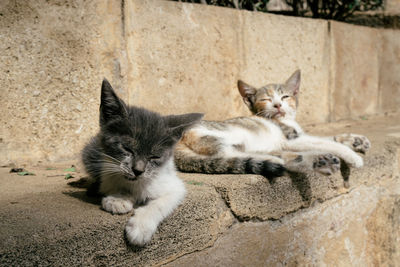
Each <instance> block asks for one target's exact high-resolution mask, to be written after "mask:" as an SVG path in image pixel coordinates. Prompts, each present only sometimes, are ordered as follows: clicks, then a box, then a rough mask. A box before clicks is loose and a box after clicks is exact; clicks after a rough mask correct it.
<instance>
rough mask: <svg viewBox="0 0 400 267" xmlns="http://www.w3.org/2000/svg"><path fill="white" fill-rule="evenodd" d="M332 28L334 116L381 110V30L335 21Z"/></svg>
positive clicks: (363, 113) (370, 112) (354, 116)
mask: <svg viewBox="0 0 400 267" xmlns="http://www.w3.org/2000/svg"><path fill="white" fill-rule="evenodd" d="M330 29H331V38H332V47H331V52H332V56H331V58H332V61H331V64H332V65H331V69H332V70H331V75H332V76H331V88H332V98H331V103H330V104H331V111H332V119H333V120H340V119H345V118H356V117H359V116H362V115H368V114H375V113H377V111H378V109H377V108H378V87H379V78H378V75H379V69H378V66H379V61H378V54H379V47H380V32H379V30H377V29H372V28H367V27H361V26H354V25H349V24H345V23H339V22H333V21H332V22H331V27H330Z"/></svg>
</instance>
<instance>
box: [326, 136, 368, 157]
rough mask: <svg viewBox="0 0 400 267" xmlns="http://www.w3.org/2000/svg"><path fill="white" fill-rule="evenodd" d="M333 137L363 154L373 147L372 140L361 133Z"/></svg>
mask: <svg viewBox="0 0 400 267" xmlns="http://www.w3.org/2000/svg"><path fill="white" fill-rule="evenodd" d="M332 139H333V140H334V141H336V142H338V143H341V144H343V145H345V146H348V147H349V148H350V149H352V150H354V151H355V152H359V153H362V154H365V153H367V151H368V150H369V149H370V148H371V142H370V141H369V140H368V138H367V137H365V136H363V135H359V134H339V135H335V136H333V137H332Z"/></svg>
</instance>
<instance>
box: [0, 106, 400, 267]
mask: <svg viewBox="0 0 400 267" xmlns="http://www.w3.org/2000/svg"><path fill="white" fill-rule="evenodd" d="M399 122H400V114H398V115H390V116H386V117H379V118H370V119H368V120H365V121H344V122H339V123H334V124H326V125H318V126H310V127H308V128H309V129H308V130H309V131H310V132H312V133H316V134H320V135H332V134H336V133H340V132H355V133H360V134H365V135H366V136H368V137H369V138H370V139H371V142H372V149H371V151H370V153H369V154H368V155H367V156H366V158H365V164H366V166H365V167H364V168H363V169H360V170H356V171H353V172H352V174H351V177H350V188H349V189H344V187H343V179H342V178H341V177H340V176H339V175H335V176H332V177H325V176H307V177H305V180H304V181H301V180H300V179H298V178H296V179H291V178H289V177H281V178H277V179H276V181H275V182H274V183H272V184H269V182H268V181H266V180H265V179H264V178H263V177H261V176H255V175H202V174H180V175H181V177H182V178H183V180H184V181H185V182H186V186H187V189H188V195H187V198H186V200H185V202H184V204H183V205H181V206H180V207H179V208H178V210H177V211H176V212H175V213H174V214H173V215H172V216H171V217H169V218H168V219H167V220H165V221H164V222H163V223H162V224H161V226H160V227H159V230H158V231H157V233H156V234H155V236H154V237H153V239H152V241H151V243H150V244H149V245H148V246H146V247H144V248H132V247H129V246H127V245H126V243H125V241H124V238H123V229H124V226H125V223H126V221H127V219H128V217H129V216H131V214H130V215H120V216H117V215H115V216H113V215H111V214H109V213H106V212H104V211H102V210H101V209H100V208H99V200H98V199H93V198H88V197H86V196H85V192H84V191H83V190H82V189H76V188H72V187H70V186H68V185H67V182H66V181H65V180H64V177H63V175H62V174H60V173H62V170H63V168H65V167H68V166H67V163H60V164H59V165H54V164H52V165H51V166H53V167H55V168H56V170H47V169H46V167H47V166H45V165H40V166H26V168H27V169H28V170H31V171H33V172H35V173H36V176H17V175H15V174H10V173H8V171H9V168H1V169H0V188H4V189H6V190H3V192H2V194H1V195H0V204H1V208H0V216H1V218H3V219H2V220H1V221H0V238H1V240H4V242H2V243H1V244H0V255H1V256H0V265H10V264H14V265H38V264H41V265H70V266H77V265H146V266H147V265H161V264H167V265H168V264H170V265H171V266H172V265H173V266H185V265H187V264H189V263H191V264H195V265H198V264H208V265H211V266H215V265H222V266H226V265H234V266H236V265H240V264H246V265H253V266H259V265H265V264H267V263H268V264H272V265H273V264H277V263H283V262H286V263H298V264H312V263H315V264H320V263H332V262H334V260H335V257H338V258H340V260H341V263H343V264H355V263H360V264H361V263H367V264H368V263H371V262H374V263H391V262H395V261H394V260H397V259H400V256H399V255H398V253H399V252H398V250H397V252H396V250H393V249H395V248H396V246H398V245H396V242H395V238H396V236H397V237H398V236H399V234H400V233H399V232H398V229H400V228H398V227H397V226H400V222H399V221H398V220H397V219H396V218H397V217H398V216H397V217H396V214H398V213H399V212H400V211H399V210H398V207H397V206H396V205H397V204H395V203H398V202H399V199H400V185H399V179H400V178H399V162H400V126H399V125H400V123H399ZM54 175H61V176H54ZM83 175H84V173H76V176H78V177H79V176H83ZM49 176H50V177H49ZM10 181H12V182H10ZM227 204H228V205H227ZM393 216H394V217H393ZM243 221H246V222H243ZM396 227H397V228H396ZM331 228H332V229H331ZM386 229H387V230H386ZM388 231H391V232H390V233H389V232H388ZM382 244H386V247H383V246H381V245H382ZM391 249H392V250H391ZM351 250H352V252H351V253H350V252H349V251H351ZM372 251H377V253H375V252H374V253H371V252H372ZM391 251H392V252H391ZM393 251H394V252H393ZM340 253H341V254H340ZM346 253H347V254H346ZM396 253H397V254H396ZM339 255H340V257H339ZM343 255H344V256H343ZM377 255H378V256H379V257H378V256H377ZM228 258H229V259H228ZM354 259H357V261H352V260H354Z"/></svg>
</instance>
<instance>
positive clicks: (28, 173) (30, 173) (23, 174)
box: [17, 171, 36, 176]
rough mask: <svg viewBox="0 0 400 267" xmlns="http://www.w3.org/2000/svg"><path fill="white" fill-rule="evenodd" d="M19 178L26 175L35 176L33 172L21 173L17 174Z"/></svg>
mask: <svg viewBox="0 0 400 267" xmlns="http://www.w3.org/2000/svg"><path fill="white" fill-rule="evenodd" d="M17 174H18V175H19V176H26V175H36V174H34V173H33V172H28V171H23V172H18V173H17Z"/></svg>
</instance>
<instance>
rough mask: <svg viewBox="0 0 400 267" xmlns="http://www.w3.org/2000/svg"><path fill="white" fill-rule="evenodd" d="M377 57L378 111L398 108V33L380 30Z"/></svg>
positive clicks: (399, 33) (399, 74) (399, 60)
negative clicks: (380, 39) (380, 41)
mask: <svg viewBox="0 0 400 267" xmlns="http://www.w3.org/2000/svg"><path fill="white" fill-rule="evenodd" d="M380 35H381V37H382V48H381V52H380V55H379V93H380V99H379V100H380V101H379V104H380V107H379V111H381V112H387V111H398V110H399V108H400V31H398V30H397V31H396V30H382V31H381V33H380Z"/></svg>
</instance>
